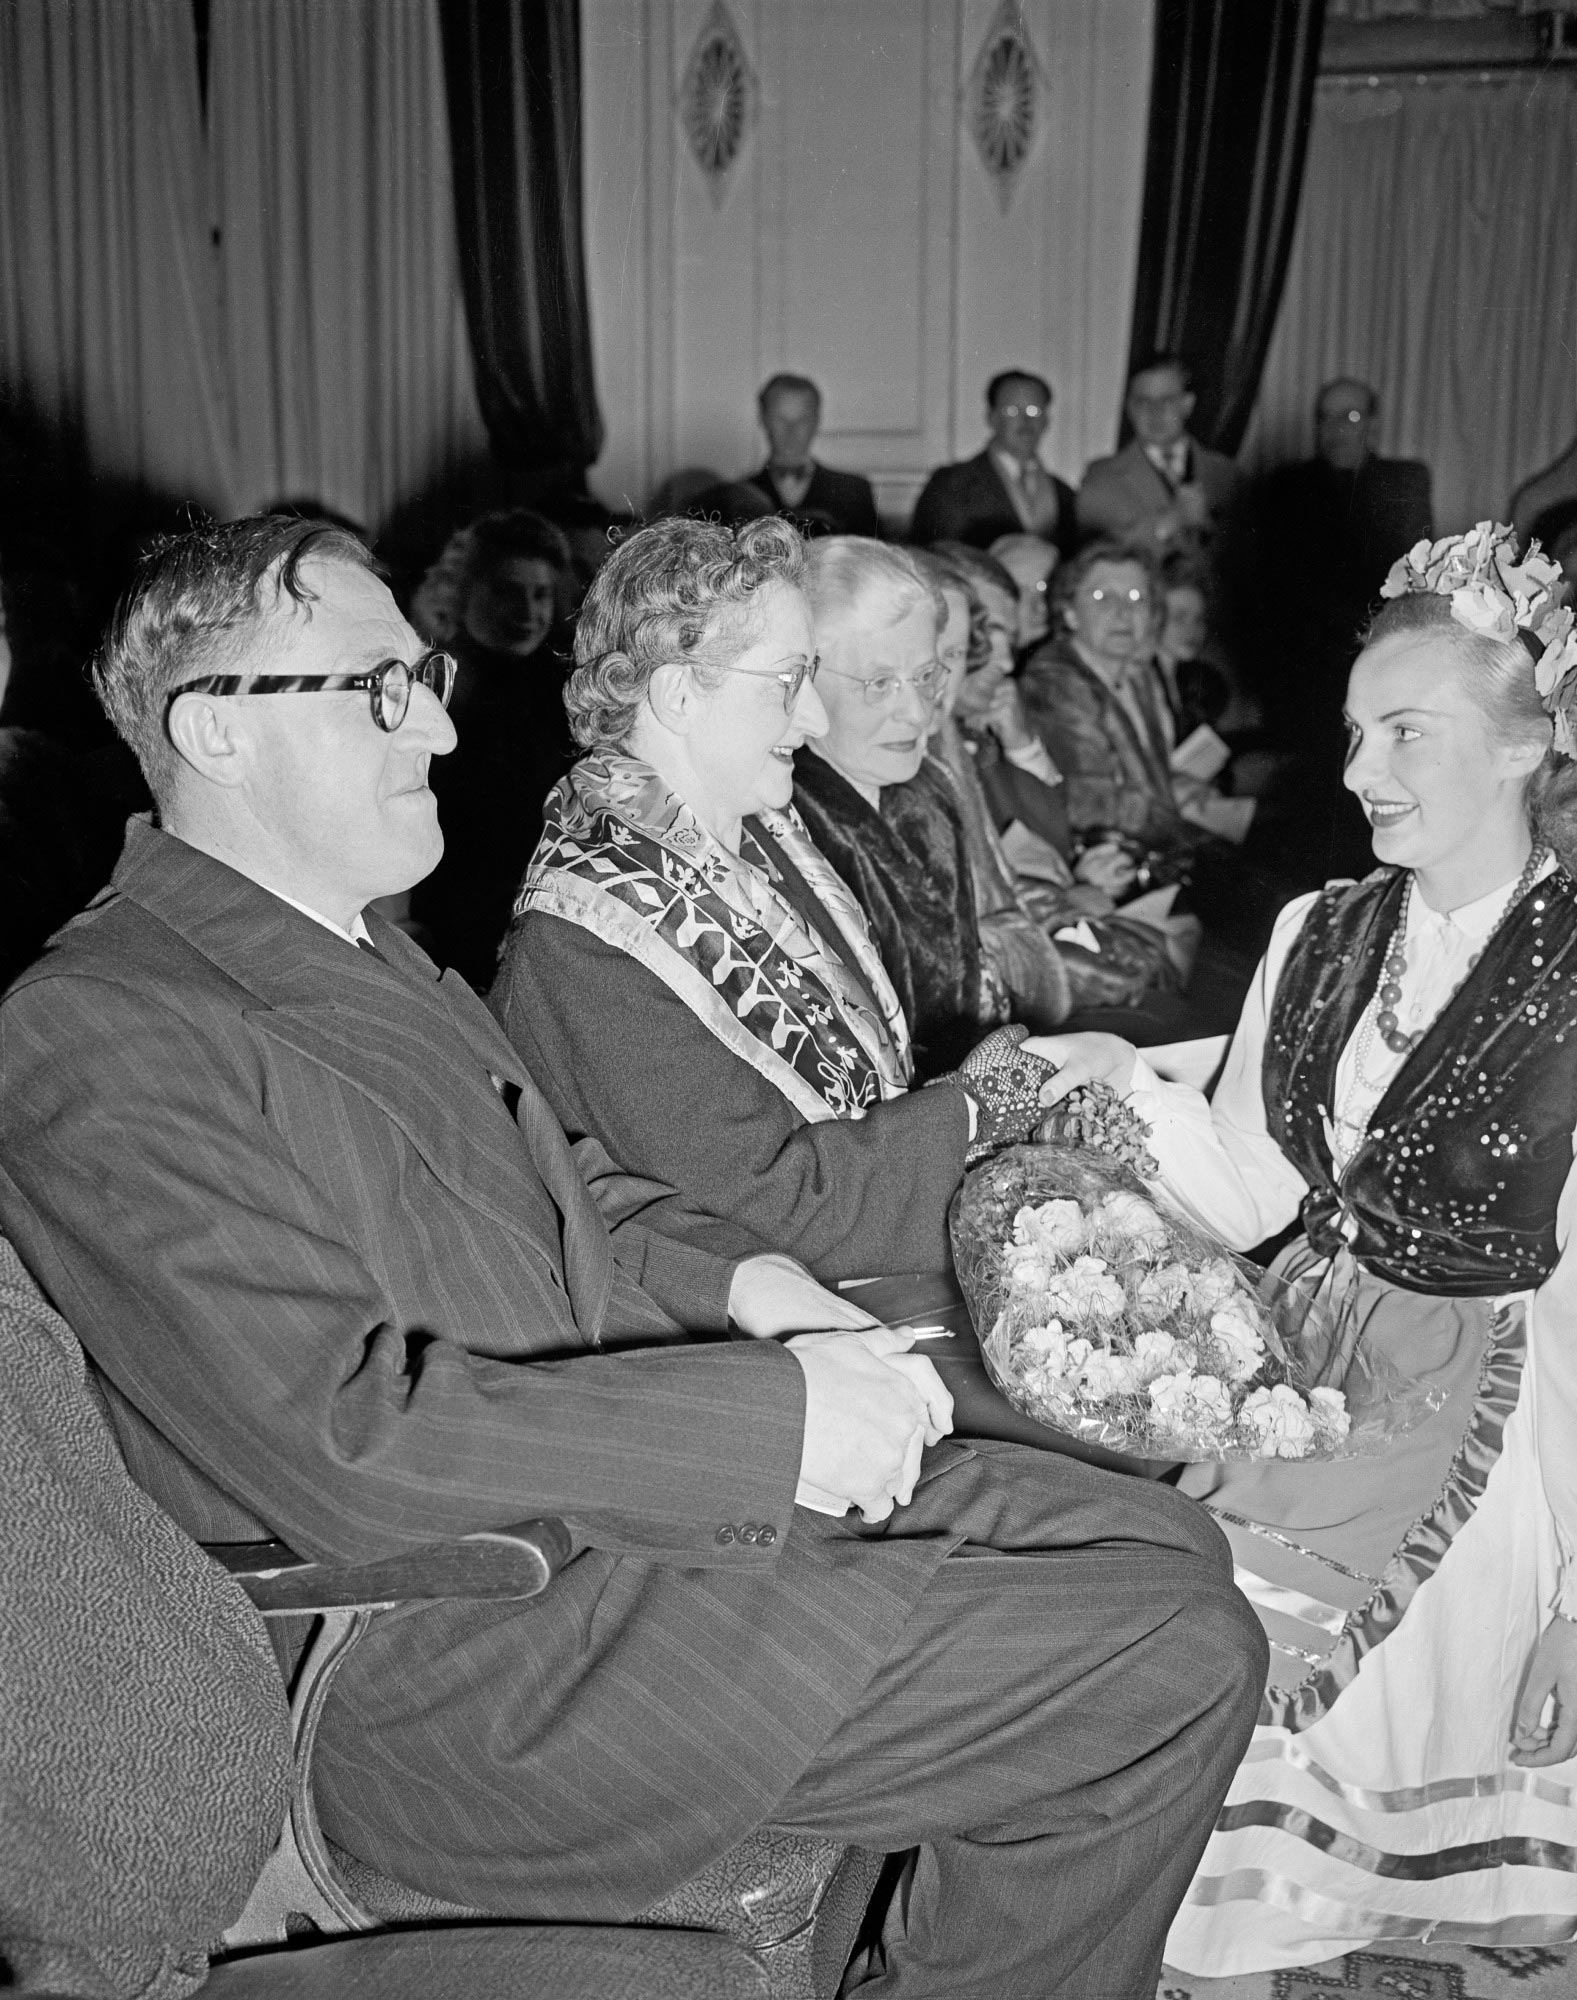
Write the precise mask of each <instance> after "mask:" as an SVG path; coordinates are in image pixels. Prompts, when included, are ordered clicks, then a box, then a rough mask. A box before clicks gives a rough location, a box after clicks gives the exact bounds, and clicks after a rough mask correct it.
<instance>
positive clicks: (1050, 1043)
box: [1023, 1035, 1577, 1629]
mask: <svg viewBox="0 0 1577 2000" xmlns="http://www.w3.org/2000/svg"><path fill="white" fill-rule="evenodd" d="M1023 1049H1024V1053H1025V1054H1026V1055H1029V1056H1040V1057H1041V1058H1042V1059H1043V1060H1044V1061H1046V1062H1049V1063H1055V1064H1056V1065H1057V1074H1056V1075H1055V1076H1054V1077H1051V1078H1050V1079H1049V1080H1048V1081H1047V1082H1045V1083H1043V1084H1042V1085H1041V1087H1040V1101H1041V1103H1042V1104H1056V1103H1058V1102H1059V1101H1060V1100H1061V1099H1062V1098H1064V1097H1066V1096H1067V1095H1068V1093H1069V1092H1070V1091H1073V1090H1077V1089H1078V1088H1079V1086H1080V1084H1084V1083H1105V1084H1110V1086H1111V1087H1112V1089H1113V1090H1115V1091H1116V1093H1117V1095H1118V1096H1119V1097H1122V1096H1125V1095H1126V1093H1127V1090H1128V1086H1129V1084H1130V1083H1131V1082H1132V1081H1133V1066H1134V1058H1135V1056H1136V1055H1137V1053H1138V1052H1137V1050H1136V1049H1135V1048H1134V1045H1133V1043H1132V1042H1125V1041H1124V1040H1123V1038H1122V1036H1121V1035H1031V1036H1030V1038H1029V1040H1028V1041H1026V1042H1025V1043H1024V1044H1023ZM1574 1629H1577V1628H1574Z"/></svg>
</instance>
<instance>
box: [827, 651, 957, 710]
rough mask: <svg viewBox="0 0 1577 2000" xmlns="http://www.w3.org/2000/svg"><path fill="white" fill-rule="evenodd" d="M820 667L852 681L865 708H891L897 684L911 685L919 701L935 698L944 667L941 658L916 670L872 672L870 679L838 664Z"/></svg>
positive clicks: (840, 677)
mask: <svg viewBox="0 0 1577 2000" xmlns="http://www.w3.org/2000/svg"><path fill="white" fill-rule="evenodd" d="M823 671H824V672H826V673H829V674H833V675H836V677H837V678H838V679H839V680H840V681H853V682H854V683H855V684H856V685H857V686H858V688H859V690H860V692H861V694H862V695H863V697H864V700H865V705H866V707H867V708H890V707H891V706H892V704H893V703H894V702H895V701H896V700H897V699H898V690H899V689H900V688H913V689H914V691H915V693H916V694H917V695H918V696H919V697H920V699H921V700H922V701H934V700H935V699H936V693H937V689H938V687H939V686H940V684H941V682H942V680H943V678H944V677H945V671H946V670H945V669H944V667H943V665H942V662H941V661H940V660H933V661H932V662H931V663H930V665H929V666H926V667H922V668H921V669H920V671H919V673H917V674H872V675H871V677H870V679H869V680H867V679H866V678H865V676H864V675H863V674H846V673H843V672H841V671H840V670H839V669H838V668H837V667H827V668H824V669H823Z"/></svg>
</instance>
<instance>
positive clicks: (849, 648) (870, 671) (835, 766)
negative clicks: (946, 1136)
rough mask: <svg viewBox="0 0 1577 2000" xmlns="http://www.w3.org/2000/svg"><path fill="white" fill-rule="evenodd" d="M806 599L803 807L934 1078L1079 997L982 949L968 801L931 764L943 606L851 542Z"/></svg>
mask: <svg viewBox="0 0 1577 2000" xmlns="http://www.w3.org/2000/svg"><path fill="white" fill-rule="evenodd" d="M805 588H806V595H807V596H808V598H809V600H810V605H811V611H812V613H813V616H814V618H815V628H816V646H817V650H818V651H819V652H820V654H821V660H822V670H821V675H820V678H819V680H818V683H817V686H818V688H819V690H820V692H821V696H822V701H823V704H824V706H825V708H826V711H827V725H828V726H827V732H826V734H825V736H823V737H820V738H818V739H817V741H816V742H815V744H814V745H811V744H807V745H806V746H805V747H804V748H802V749H801V750H800V751H799V753H798V755H797V756H796V758H795V791H794V802H795V805H796V806H797V808H798V809H799V812H800V814H801V816H802V817H803V819H804V821H805V824H806V826H807V827H808V829H809V831H810V835H811V838H812V839H813V840H814V841H815V842H816V844H817V846H818V847H819V848H820V849H821V851H822V852H823V853H824V854H825V855H826V856H827V858H828V860H829V861H831V863H832V865H833V866H834V867H835V868H836V869H837V871H838V873H839V874H840V875H841V876H842V877H843V878H844V880H845V881H847V882H848V883H849V884H850V886H851V887H852V888H853V890H854V892H855V894H856V895H857V896H858V898H859V900H860V903H861V905H862V906H863V908H864V910H865V914H866V916H867V917H868V918H869V919H870V923H871V928H872V930H873V931H874V932H875V935H876V941H877V944H878V946H879V947H880V949H881V954H882V960H883V963H884V964H885V966H886V968H887V972H888V975H889V977H890V978H891V980H892V982H893V985H894V987H895V988H896V990H897V993H898V998H899V1000H900V1002H901V1003H902V1006H903V1010H904V1017H905V1019H906V1020H907V1022H908V1025H909V1030H910V1033H911V1035H912V1036H913V1038H914V1043H915V1058H916V1066H917V1069H918V1070H919V1072H920V1074H921V1075H924V1076H934V1075H936V1074H938V1073H939V1072H940V1071H943V1070H946V1069H948V1068H949V1067H951V1065H953V1064H954V1063H956V1062H957V1061H958V1060H959V1059H960V1058H961V1057H962V1055H963V1054H964V1052H965V1051H967V1050H968V1049H970V1048H972V1047H973V1046H974V1044H975V1043H976V1042H977V1041H978V1040H979V1039H980V1036H981V1034H982V1032H983V1030H984V1029H985V1028H986V1027H989V1026H992V1025H993V1024H995V1023H998V1022H1003V1021H1007V1020H1009V1019H1011V1018H1012V1017H1013V1014H1014V1011H1015V999H1017V1001H1018V1003H1019V1011H1025V1010H1026V1009H1027V1010H1030V1011H1034V1012H1036V1013H1037V1014H1039V1015H1040V1017H1041V1019H1042V1020H1045V1019H1046V1018H1047V1017H1049V1016H1050V1015H1052V1014H1059V1013H1060V1014H1065V1013H1066V1011H1067V1008H1068V1004H1069V999H1068V992H1067V982H1066V979H1065V977H1064V976H1063V975H1062V974H1061V972H1060V970H1059V969H1058V968H1057V967H1055V966H1054V965H1053V963H1052V961H1051V959H1050V958H1048V956H1047V955H1046V954H1045V953H1044V952H1043V951H1041V950H1039V949H1038V948H1037V949H1036V950H1035V952H1034V954H1033V957H1032V958H1031V957H1030V956H1029V955H1026V957H1025V959H1024V960H1023V961H1022V962H1020V963H1018V964H1016V965H1014V966H1012V967H1009V968H1007V970H1008V971H1009V973H1010V974H1011V975H1014V976H1017V977H1018V978H1020V979H1021V980H1023V982H1024V985H1025V987H1026V989H1029V988H1033V990H1024V991H1021V992H1020V993H1019V994H1018V995H1016V996H1015V995H1014V994H1013V992H1012V990H1011V988H1010V986H1009V984H1008V979H1007V978H1005V977H1004V967H1003V964H1002V962H1001V961H1000V959H999V958H998V956H997V955H996V954H995V953H994V951H993V950H992V940H991V938H990V936H989V935H988V936H985V937H983V936H982V929H981V919H980V911H979V908H978V906H977V904H976V901H975V892H974V880H973V875H972V873H971V869H970V863H969V855H968V852H967V850H966V845H965V839H964V829H963V825H962V821H961V818H960V814H959V807H958V801H957V798H956V796H955V794H954V791H953V786H952V781H951V780H950V778H949V777H948V774H947V772H946V771H945V770H944V769H943V768H942V766H941V765H939V764H938V763H937V762H936V761H935V760H934V759H930V758H928V757H927V756H926V744H927V740H928V738H929V737H930V734H931V730H932V728H933V726H934V722H935V709H936V701H937V697H938V694H939V692H940V689H941V681H942V671H941V666H940V663H939V661H938V659H937V652H936V643H937V628H938V622H939V618H940V615H941V612H942V609H943V607H942V604H941V601H940V596H939V593H938V592H937V591H936V590H935V589H934V587H933V586H932V584H931V583H930V582H929V581H928V579H927V578H926V577H925V576H924V575H922V573H921V572H920V570H919V569H918V568H917V567H916V565H915V563H914V561H913V559H912V558H911V557H910V556H909V555H908V554H907V553H906V552H905V551H902V550H897V549H892V548H886V547H884V546H883V545H881V544H880V543H877V542H868V541H860V540H857V539H855V538H853V537H849V536H844V537H838V538H834V539H833V540H830V541H827V542H822V543H817V544H814V545H813V546H812V548H811V550H810V552H809V555H808V557H807V563H806V579H805Z"/></svg>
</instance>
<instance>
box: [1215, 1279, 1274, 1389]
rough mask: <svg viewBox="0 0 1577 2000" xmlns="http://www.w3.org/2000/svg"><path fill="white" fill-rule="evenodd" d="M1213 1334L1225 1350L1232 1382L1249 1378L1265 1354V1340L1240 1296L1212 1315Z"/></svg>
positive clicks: (1229, 1376) (1226, 1363)
mask: <svg viewBox="0 0 1577 2000" xmlns="http://www.w3.org/2000/svg"><path fill="white" fill-rule="evenodd" d="M1210 1337H1211V1339H1212V1340H1214V1341H1216V1342H1217V1343H1218V1344H1219V1345H1220V1346H1221V1347H1222V1348H1223V1349H1224V1350H1225V1355H1226V1359H1225V1362H1224V1364H1223V1365H1224V1367H1225V1369H1226V1373H1227V1376H1228V1378H1229V1380H1231V1381H1233V1382H1247V1381H1248V1380H1249V1378H1250V1377H1251V1376H1252V1375H1254V1374H1255V1373H1256V1372H1257V1370H1258V1368H1259V1365H1260V1363H1261V1362H1262V1361H1263V1360H1264V1358H1265V1343H1264V1341H1263V1340H1262V1339H1261V1338H1260V1332H1259V1328H1258V1327H1257V1326H1256V1325H1255V1324H1254V1322H1253V1320H1252V1319H1250V1318H1249V1316H1248V1312H1247V1311H1245V1301H1243V1300H1242V1299H1241V1298H1239V1300H1238V1301H1237V1302H1236V1303H1235V1304H1232V1305H1227V1306H1222V1307H1220V1308H1219V1309H1218V1310H1217V1311H1216V1312H1213V1313H1212V1314H1211V1315H1210Z"/></svg>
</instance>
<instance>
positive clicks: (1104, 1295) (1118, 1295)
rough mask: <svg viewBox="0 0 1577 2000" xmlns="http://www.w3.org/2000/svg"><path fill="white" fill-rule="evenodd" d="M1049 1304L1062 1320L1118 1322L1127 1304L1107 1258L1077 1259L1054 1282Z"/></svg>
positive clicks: (1049, 1293)
mask: <svg viewBox="0 0 1577 2000" xmlns="http://www.w3.org/2000/svg"><path fill="white" fill-rule="evenodd" d="M1047 1304H1048V1307H1049V1308H1050V1310H1051V1311H1053V1312H1055V1313H1056V1314H1057V1315H1058V1316H1059V1318H1062V1319H1071V1320H1086V1319H1115V1318H1116V1317H1117V1316H1118V1314H1119V1313H1121V1311H1122V1310H1123V1308H1124V1306H1125V1305H1126V1304H1127V1300H1126V1299H1125V1298H1124V1296H1123V1288H1122V1286H1121V1285H1120V1284H1118V1282H1117V1280H1116V1279H1115V1278H1114V1277H1112V1275H1111V1274H1110V1272H1109V1271H1108V1270H1107V1268H1106V1259H1105V1258H1104V1257H1076V1258H1075V1259H1074V1261H1073V1262H1072V1264H1070V1265H1069V1267H1068V1269H1067V1270H1066V1271H1059V1272H1058V1273H1057V1275H1056V1276H1055V1277H1054V1278H1053V1279H1052V1281H1051V1284H1050V1286H1049V1287H1048V1289H1047Z"/></svg>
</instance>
